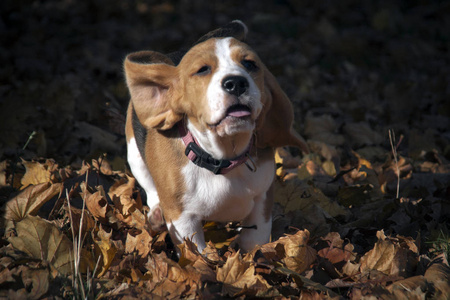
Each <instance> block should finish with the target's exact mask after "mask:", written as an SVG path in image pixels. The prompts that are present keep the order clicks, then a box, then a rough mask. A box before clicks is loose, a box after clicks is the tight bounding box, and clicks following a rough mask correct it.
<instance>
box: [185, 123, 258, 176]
mask: <svg viewBox="0 0 450 300" xmlns="http://www.w3.org/2000/svg"><path fill="white" fill-rule="evenodd" d="M178 131H179V134H180V137H181V139H182V140H183V143H184V144H185V146H186V150H185V155H186V156H187V157H188V158H189V159H190V160H191V161H192V162H193V163H194V164H196V165H197V166H199V167H201V168H205V169H207V170H209V171H211V172H213V173H214V174H226V173H228V172H230V171H231V170H233V169H235V168H237V167H239V166H240V165H242V164H244V163H245V164H246V165H247V167H248V168H249V169H250V170H251V171H256V167H255V166H254V163H253V161H252V159H251V157H250V150H251V148H252V145H253V138H250V142H249V143H248V145H247V148H246V149H245V150H244V151H243V153H242V154H240V155H237V156H236V157H233V158H232V159H217V158H215V157H214V156H213V155H212V154H210V153H208V152H207V151H205V150H204V149H203V147H202V146H201V145H200V143H199V142H198V140H197V139H196V138H195V137H194V136H193V135H192V133H191V131H190V130H189V129H188V127H187V125H186V123H185V121H184V120H183V121H181V122H179V123H178ZM249 158H250V160H251V164H247V160H248V159H249Z"/></svg>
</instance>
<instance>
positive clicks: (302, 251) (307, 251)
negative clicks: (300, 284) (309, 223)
mask: <svg viewBox="0 0 450 300" xmlns="http://www.w3.org/2000/svg"><path fill="white" fill-rule="evenodd" d="M308 241H309V231H308V230H306V229H305V230H299V231H298V232H297V233H296V234H293V235H287V236H284V237H281V238H280V239H278V240H277V241H275V242H272V243H268V244H265V245H263V246H262V247H261V252H262V253H263V254H264V256H265V257H266V258H268V259H269V258H270V259H273V258H275V257H278V258H280V259H282V261H283V262H284V263H285V264H286V267H287V268H289V269H290V270H292V271H294V272H296V273H302V272H304V271H305V270H307V269H308V268H309V267H310V266H311V264H312V263H313V262H314V261H315V260H316V255H317V252H316V250H314V249H313V248H311V247H310V246H309V245H308Z"/></svg>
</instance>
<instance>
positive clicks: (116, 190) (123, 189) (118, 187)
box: [108, 175, 142, 215]
mask: <svg viewBox="0 0 450 300" xmlns="http://www.w3.org/2000/svg"><path fill="white" fill-rule="evenodd" d="M135 184H136V179H134V178H133V177H130V176H128V175H127V178H126V179H125V178H121V179H120V180H119V181H117V182H115V183H114V184H113V185H112V186H111V187H110V188H109V192H108V194H109V197H110V198H111V199H113V198H114V196H116V197H117V198H118V200H119V201H114V200H113V201H114V206H115V207H116V208H117V209H118V210H119V211H120V212H121V213H122V214H123V215H128V214H129V210H130V208H131V207H133V206H135V207H137V208H138V209H142V206H141V207H139V206H137V203H136V202H135V201H134V200H133V199H132V195H133V191H134V187H135Z"/></svg>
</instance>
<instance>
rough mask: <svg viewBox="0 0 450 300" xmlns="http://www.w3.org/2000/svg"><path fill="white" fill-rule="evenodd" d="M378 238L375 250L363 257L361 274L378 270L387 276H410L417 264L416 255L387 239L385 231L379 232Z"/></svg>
mask: <svg viewBox="0 0 450 300" xmlns="http://www.w3.org/2000/svg"><path fill="white" fill-rule="evenodd" d="M377 237H378V241H377V242H376V243H375V246H374V248H373V249H372V250H370V251H369V252H367V253H366V254H365V255H364V256H363V257H361V260H360V262H361V272H366V271H370V270H377V271H380V272H383V273H384V274H386V275H392V276H403V277H407V276H409V275H410V273H411V271H412V269H414V267H415V265H416V264H417V260H416V259H414V256H415V255H416V254H414V253H413V252H412V251H411V250H409V249H408V248H405V247H402V245H401V244H399V243H398V242H397V241H395V240H393V239H391V238H388V237H386V236H385V235H384V232H383V230H381V231H378V232H377Z"/></svg>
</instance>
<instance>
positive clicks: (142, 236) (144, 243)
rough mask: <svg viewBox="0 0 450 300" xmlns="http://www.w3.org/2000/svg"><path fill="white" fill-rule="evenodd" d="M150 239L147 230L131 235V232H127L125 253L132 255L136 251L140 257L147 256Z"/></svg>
mask: <svg viewBox="0 0 450 300" xmlns="http://www.w3.org/2000/svg"><path fill="white" fill-rule="evenodd" d="M152 240H153V239H152V237H151V236H150V234H149V233H148V231H147V230H141V231H140V233H138V234H136V235H133V234H132V232H130V231H129V232H128V234H127V240H126V244H125V253H133V252H134V251H137V252H138V254H139V255H140V256H142V257H145V256H147V255H148V253H149V252H150V249H151V244H150V243H151V242H152Z"/></svg>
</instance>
